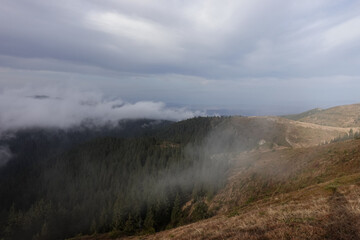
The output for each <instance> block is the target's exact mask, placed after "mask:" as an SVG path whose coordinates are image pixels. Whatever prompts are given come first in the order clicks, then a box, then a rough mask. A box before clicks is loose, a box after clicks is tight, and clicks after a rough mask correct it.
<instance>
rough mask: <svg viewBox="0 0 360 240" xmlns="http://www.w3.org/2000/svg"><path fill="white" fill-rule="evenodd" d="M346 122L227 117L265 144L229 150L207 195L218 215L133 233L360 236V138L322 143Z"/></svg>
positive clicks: (227, 125)
mask: <svg viewBox="0 0 360 240" xmlns="http://www.w3.org/2000/svg"><path fill="white" fill-rule="evenodd" d="M347 110H349V109H347ZM324 111H328V110H324ZM321 112H323V111H321ZM321 112H318V113H314V115H316V114H319V113H321ZM343 115H344V116H348V115H351V114H348V115H346V114H345V113H343ZM311 116H312V115H311ZM309 117H310V116H309ZM334 121H335V120H334ZM348 122H349V121H348V120H346V121H345V120H344V121H342V123H341V124H339V125H338V126H336V127H331V126H321V125H317V124H313V123H308V122H299V121H293V120H289V119H284V118H278V117H253V118H252V117H248V118H246V117H231V118H228V119H227V120H226V121H224V122H222V123H221V124H219V125H218V126H217V129H218V130H221V131H223V130H227V131H228V130H229V129H230V130H231V132H232V133H233V134H235V136H239V137H241V138H245V139H247V138H249V137H250V136H251V137H252V138H254V139H253V140H252V141H259V140H262V139H263V140H265V141H266V142H267V143H266V144H265V145H264V146H259V147H258V149H256V150H253V151H250V152H245V153H241V154H238V155H235V156H234V155H233V156H232V159H231V161H232V162H233V164H234V165H233V166H234V167H233V168H232V169H231V172H230V173H229V179H228V183H227V185H226V187H225V188H224V189H223V190H221V191H220V192H219V193H218V194H217V195H216V196H215V197H214V198H213V199H212V200H211V201H207V203H208V205H209V206H210V209H211V211H213V212H215V213H216V214H215V216H214V217H212V218H210V219H207V220H203V221H200V222H196V223H193V224H189V225H185V226H181V227H178V228H175V229H170V230H167V231H163V232H159V233H157V234H155V235H148V236H133V237H129V239H324V238H328V239H358V235H357V231H358V230H359V229H360V228H359V226H358V225H357V221H355V220H354V219H356V218H358V217H359V216H360V204H359V202H360V198H359V197H358V196H359V193H360V171H359V170H360V140H352V141H347V142H340V143H333V144H327V145H322V146H317V145H318V144H319V143H322V142H324V141H329V140H330V139H333V138H335V137H337V136H339V135H342V134H345V133H346V132H348V131H349V130H350V128H343V127H342V126H345V127H348V126H352V125H349V124H347V123H348ZM324 125H331V124H324ZM333 125H335V124H333ZM354 130H358V129H354ZM244 134H245V135H244ZM244 136H245V137H244ZM254 136H255V137H254ZM268 143H275V147H274V145H272V146H271V147H270V145H268ZM110 235H111V234H102V235H97V236H87V237H81V239H111V237H110Z"/></svg>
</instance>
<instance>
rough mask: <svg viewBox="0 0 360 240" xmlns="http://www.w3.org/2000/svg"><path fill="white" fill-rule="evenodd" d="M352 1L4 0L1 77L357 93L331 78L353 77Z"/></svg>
mask: <svg viewBox="0 0 360 240" xmlns="http://www.w3.org/2000/svg"><path fill="white" fill-rule="evenodd" d="M359 11H360V3H359V2H358V1H353V0H340V1H339V0H319V1H310V0H304V1H296V2H295V1H287V0H273V1H260V0H253V1H246V0H241V1H237V0H225V1H215V0H194V1H181V0H174V1H167V0H152V1H145V2H144V1H139V0H131V1H113V0H104V1H101V2H99V1H94V0H90V1H85V0H79V1H71V0H65V1H61V2H57V1H43V0H33V1H31V2H29V1H26V0H18V1H11V0H4V1H2V3H1V6H0V81H3V82H4V83H3V84H2V85H6V84H7V82H6V81H8V80H7V79H9V77H10V75H12V76H14V75H15V74H17V77H16V80H18V81H20V80H19V79H21V80H22V81H23V82H29V81H33V82H35V81H34V79H36V78H38V77H39V75H42V77H43V76H47V77H48V78H57V79H59V78H62V77H64V75H66V76H65V78H75V80H77V78H82V79H85V78H88V79H89V80H88V82H89V85H91V84H92V80H90V78H97V79H98V81H99V82H101V84H103V85H106V84H107V83H111V84H113V85H114V86H120V87H121V88H122V89H125V90H127V91H128V92H131V93H128V95H127V96H125V95H124V94H123V93H122V94H120V95H121V96H123V97H124V96H125V99H129V98H136V101H138V100H142V99H141V97H140V96H143V95H142V94H148V96H146V99H152V100H154V101H159V100H161V101H165V102H175V103H183V104H184V103H185V104H188V102H200V101H201V102H203V103H209V102H211V101H212V97H213V96H215V97H216V100H215V101H214V102H215V103H218V102H221V103H222V104H223V105H227V104H230V103H234V102H241V103H242V104H245V105H246V104H248V103H251V102H252V101H253V100H252V99H250V100H248V98H246V97H244V98H241V96H244V94H245V96H247V94H248V95H250V98H251V96H255V95H256V96H258V99H259V100H258V104H259V105H261V103H268V102H269V100H268V99H267V98H263V97H262V93H263V92H264V91H265V92H266V94H265V95H269V93H272V94H270V99H272V98H279V95H280V96H281V95H282V94H283V93H284V92H287V91H290V92H289V94H285V95H284V96H283V97H282V99H281V100H280V102H286V101H287V100H288V97H289V96H290V97H292V96H293V95H295V96H297V95H298V92H300V93H301V95H311V96H310V99H309V101H311V102H313V101H314V99H315V98H317V95H316V94H317V92H318V89H321V88H322V89H323V91H324V92H328V95H327V96H325V97H324V98H322V99H321V101H322V102H325V103H326V102H328V101H335V102H340V101H341V103H343V102H351V101H358V99H359V98H358V97H357V95H354V94H353V93H352V92H350V93H349V92H348V91H346V92H345V90H344V93H343V94H342V95H338V94H337V93H336V91H334V90H333V89H337V88H339V87H342V85H341V83H338V84H336V85H333V84H332V82H333V81H334V79H335V80H337V79H339V77H340V78H344V79H346V78H351V79H355V81H359V80H360V68H359V67H358V66H359V65H360V30H359V29H360V28H359V27H358V26H359V24H360V17H359V14H358V13H359ZM9 23H11V24H9ZM24 71H25V72H26V74H25V73H24ZM19 72H20V73H19ZM21 73H23V75H21ZM19 75H21V76H20V77H19ZM50 75H51V76H50ZM74 76H75V77H74ZM316 79H321V80H319V81H317V80H316ZM322 79H328V81H329V82H330V84H332V85H331V88H330V89H327V86H328V85H327V84H325V85H323V80H322ZM279 81H282V82H284V84H283V85H281V86H280V88H278V83H279ZM309 81H311V82H312V83H311V85H306V86H305V85H303V86H301V88H300V89H299V91H298V88H297V85H299V83H300V82H309ZM254 82H255V83H259V82H260V83H261V84H256V86H254ZM34 84H35V83H34ZM101 84H99V85H101ZM174 86H176V87H174ZM284 86H285V87H287V86H289V88H286V89H284V88H285V87H284ZM158 89H161V91H160V90H158ZM288 89H290V90H288ZM125 90H123V92H125ZM108 91H112V90H111V89H110V90H108ZM229 91H230V92H231V91H234V92H235V91H237V92H239V93H238V94H232V93H230V94H229V93H228V92H229ZM107 93H108V92H107ZM308 93H311V94H308ZM288 95H289V96H288ZM334 95H336V96H337V98H334ZM349 95H350V96H349ZM134 96H138V97H134ZM229 96H230V97H229ZM290 100H294V101H300V100H301V101H302V100H303V97H302V96H301V97H300V98H297V99H290ZM211 104H214V103H212V102H211V103H210V105H211ZM317 106H319V105H317Z"/></svg>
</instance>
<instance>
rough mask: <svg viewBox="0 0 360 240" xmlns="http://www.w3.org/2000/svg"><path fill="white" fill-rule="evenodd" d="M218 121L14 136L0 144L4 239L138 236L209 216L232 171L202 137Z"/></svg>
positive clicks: (131, 123)
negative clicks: (6, 155)
mask: <svg viewBox="0 0 360 240" xmlns="http://www.w3.org/2000/svg"><path fill="white" fill-rule="evenodd" d="M224 121H226V117H197V118H193V119H188V120H185V121H181V122H169V121H151V120H131V121H130V120H128V121H122V122H121V123H119V125H118V126H115V127H114V126H107V127H102V128H97V127H94V126H91V125H90V126H89V124H88V125H85V126H83V127H81V128H80V127H77V128H73V129H68V130H60V129H23V130H19V131H17V132H15V133H12V136H11V137H8V138H6V139H3V140H1V141H2V142H1V144H2V145H4V144H7V146H9V148H10V150H11V152H12V153H13V157H12V159H11V160H10V161H9V162H8V163H7V164H6V165H5V166H2V167H1V168H0V195H1V196H2V197H1V199H0V206H1V209H0V226H1V238H3V239H25V238H26V239H29V238H32V239H64V238H68V237H72V236H75V235H79V234H93V233H101V232H112V233H113V235H114V236H122V235H133V234H139V233H142V234H144V233H152V232H155V231H160V230H164V229H167V228H172V227H176V226H179V225H182V224H186V223H189V222H193V221H197V220H200V219H203V218H207V217H209V216H211V214H212V213H211V212H209V211H208V206H207V205H206V200H207V199H211V198H212V196H213V195H214V193H215V192H216V191H217V190H218V189H219V188H220V187H221V186H223V185H224V183H225V180H226V173H227V170H228V167H229V165H228V162H227V161H226V160H224V157H223V155H222V154H221V153H222V152H224V151H227V150H228V149H226V148H227V146H226V145H218V142H216V141H214V139H218V138H219V136H218V135H216V134H215V135H214V136H215V138H214V137H212V138H209V136H211V133H210V131H211V129H214V127H215V126H217V125H220V124H222V123H223V122H224ZM222 140H223V139H222ZM221 142H223V143H226V142H229V139H228V141H221ZM229 146H230V145H229ZM189 201H190V202H191V204H190V205H189V206H188V207H187V208H186V207H185V208H184V204H185V203H186V202H189ZM190 208H191V211H190Z"/></svg>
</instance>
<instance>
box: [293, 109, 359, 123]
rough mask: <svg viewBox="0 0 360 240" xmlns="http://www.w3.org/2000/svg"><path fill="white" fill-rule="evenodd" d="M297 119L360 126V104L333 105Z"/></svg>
mask: <svg viewBox="0 0 360 240" xmlns="http://www.w3.org/2000/svg"><path fill="white" fill-rule="evenodd" d="M297 120H298V121H302V122H309V123H315V124H319V125H326V126H334V127H359V126H360V104H352V105H344V106H338V107H332V108H329V109H325V110H322V111H318V112H315V113H313V114H310V115H308V116H303V117H300V118H298V119H297Z"/></svg>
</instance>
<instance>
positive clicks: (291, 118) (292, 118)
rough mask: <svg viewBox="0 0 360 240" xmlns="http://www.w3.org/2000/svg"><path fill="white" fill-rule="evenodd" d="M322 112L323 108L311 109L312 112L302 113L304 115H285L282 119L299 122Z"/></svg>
mask: <svg viewBox="0 0 360 240" xmlns="http://www.w3.org/2000/svg"><path fill="white" fill-rule="evenodd" d="M321 111H323V110H322V109H321V108H314V109H311V110H309V111H306V112H302V113H298V114H289V115H283V116H281V117H283V118H287V119H290V120H294V121H298V120H300V119H302V118H304V117H308V116H311V115H313V114H316V113H319V112H321Z"/></svg>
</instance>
